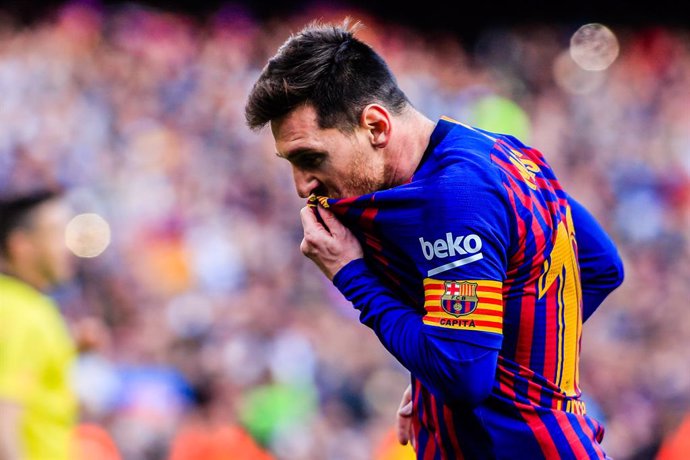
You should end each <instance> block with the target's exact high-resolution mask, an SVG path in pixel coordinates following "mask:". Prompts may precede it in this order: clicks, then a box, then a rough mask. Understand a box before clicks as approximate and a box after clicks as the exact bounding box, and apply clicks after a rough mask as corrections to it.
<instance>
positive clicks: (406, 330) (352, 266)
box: [301, 208, 498, 405]
mask: <svg viewBox="0 0 690 460" xmlns="http://www.w3.org/2000/svg"><path fill="white" fill-rule="evenodd" d="M319 212H320V215H321V217H322V218H323V222H324V224H325V225H323V224H321V223H320V222H319V221H318V220H317V218H316V215H315V214H314V211H313V210H312V209H311V208H304V209H303V210H302V214H301V216H302V225H303V227H304V235H305V236H304V240H303V241H302V245H301V249H302V252H303V253H304V254H305V255H306V256H307V257H309V258H310V259H312V260H313V261H314V262H315V263H316V264H317V266H318V267H319V268H320V269H321V271H322V272H323V273H324V274H325V275H326V276H327V277H328V278H329V279H331V280H332V281H333V283H334V284H335V285H336V287H337V288H338V289H339V290H340V291H341V292H342V293H343V295H344V296H345V297H346V298H347V299H348V300H350V301H351V302H352V303H353V305H354V306H355V308H357V309H358V310H360V311H361V315H360V321H361V322H362V323H364V324H366V325H367V326H369V327H370V328H372V329H373V330H374V332H375V333H376V335H377V336H378V338H379V340H380V341H381V343H382V344H383V345H384V347H385V348H386V349H387V350H388V351H389V352H390V353H391V354H393V355H394V356H395V357H396V358H397V359H398V361H400V363H401V364H402V365H403V366H405V367H406V368H407V369H408V370H409V371H410V372H411V373H412V374H413V375H414V376H415V377H416V378H418V379H419V380H421V382H422V383H424V386H425V387H426V388H428V389H429V390H430V391H431V392H432V393H433V394H435V395H436V396H437V397H440V398H442V399H443V400H444V401H446V402H462V403H465V404H470V405H476V404H478V403H479V402H481V401H482V400H483V399H485V398H486V397H487V396H488V395H489V393H490V392H491V389H492V388H493V384H494V379H495V373H496V362H497V359H498V351H497V350H494V349H491V348H485V347H481V346H478V345H474V344H471V343H468V342H462V341H458V340H454V339H451V338H449V337H448V336H445V337H444V336H440V335H438V334H434V333H431V331H430V329H431V326H427V325H425V324H424V323H423V321H422V318H423V315H422V314H421V313H419V312H417V311H415V310H414V309H412V308H410V307H409V306H408V305H405V304H404V303H403V302H402V301H401V300H400V299H399V298H398V297H397V296H396V295H395V294H394V293H393V292H391V291H390V290H389V289H387V288H386V287H385V286H384V285H383V284H382V283H381V281H380V280H379V279H378V277H377V276H376V275H375V274H374V273H372V272H371V271H370V270H369V269H368V267H367V266H366V263H365V262H364V259H362V249H361V246H360V245H359V242H358V241H357V240H356V238H354V236H353V235H352V233H351V232H350V231H349V230H348V229H347V228H345V227H344V226H343V225H342V224H341V223H340V222H339V221H338V220H337V219H336V218H335V216H333V214H332V213H331V212H330V211H328V210H326V209H323V208H320V209H319Z"/></svg>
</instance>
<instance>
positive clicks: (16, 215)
mask: <svg viewBox="0 0 690 460" xmlns="http://www.w3.org/2000/svg"><path fill="white" fill-rule="evenodd" d="M62 194H63V191H62V190H60V189H42V190H35V191H32V192H30V193H27V194H24V195H18V196H13V197H9V198H0V255H6V254H7V241H8V239H9V236H10V234H11V233H12V232H13V231H14V230H15V229H17V228H21V227H28V226H30V225H31V213H32V211H33V210H34V209H36V207H38V206H39V205H41V204H43V203H45V202H46V201H49V200H52V199H54V198H58V197H59V196H61V195H62Z"/></svg>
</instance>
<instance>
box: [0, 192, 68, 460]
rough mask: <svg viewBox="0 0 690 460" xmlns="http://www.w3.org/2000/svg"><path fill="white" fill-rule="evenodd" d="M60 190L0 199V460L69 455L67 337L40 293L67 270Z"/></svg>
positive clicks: (61, 322) (62, 459)
mask: <svg viewBox="0 0 690 460" xmlns="http://www.w3.org/2000/svg"><path fill="white" fill-rule="evenodd" d="M71 212H72V211H71V209H70V207H69V205H68V203H67V201H66V200H64V199H63V197H62V191H60V190H37V191H35V192H32V193H29V194H25V195H23V196H14V197H12V198H9V199H4V198H3V199H0V459H3V460H5V459H11V460H73V455H72V454H71V452H70V450H71V449H72V446H71V442H72V441H71V440H72V438H73V436H74V430H75V426H76V425H75V424H76V423H77V421H78V419H77V417H78V410H79V409H78V401H77V395H76V392H73V390H72V385H71V374H72V368H73V367H72V366H73V363H74V360H75V359H76V353H77V350H76V346H75V342H74V340H73V339H72V337H71V335H70V331H69V330H68V324H67V322H66V321H65V319H64V318H63V316H62V315H61V313H60V311H59V310H58V307H57V304H56V302H54V301H53V300H51V298H50V297H48V296H46V295H45V293H46V292H49V291H50V290H51V289H52V288H54V287H56V286H58V285H59V284H61V283H63V282H65V281H67V280H69V279H70V278H71V277H72V275H73V273H74V264H73V259H72V257H71V254H69V251H68V250H67V248H66V247H65V226H66V225H67V222H68V221H69V217H70V215H71Z"/></svg>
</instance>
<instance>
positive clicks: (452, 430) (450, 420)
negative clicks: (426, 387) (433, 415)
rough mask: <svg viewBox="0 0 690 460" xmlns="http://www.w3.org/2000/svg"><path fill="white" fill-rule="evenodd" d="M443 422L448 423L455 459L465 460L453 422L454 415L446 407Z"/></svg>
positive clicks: (444, 407)
mask: <svg viewBox="0 0 690 460" xmlns="http://www.w3.org/2000/svg"><path fill="white" fill-rule="evenodd" d="M443 420H445V422H446V427H447V428H448V434H449V436H450V443H451V444H452V445H453V457H452V458H453V459H457V460H464V459H465V456H464V455H462V451H461V450H460V445H459V444H458V437H457V435H456V431H455V422H454V421H453V413H452V412H451V411H450V409H448V407H447V406H446V405H444V406H443Z"/></svg>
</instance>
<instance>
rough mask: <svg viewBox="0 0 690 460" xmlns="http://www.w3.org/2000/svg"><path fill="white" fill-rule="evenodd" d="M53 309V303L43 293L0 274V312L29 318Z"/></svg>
mask: <svg viewBox="0 0 690 460" xmlns="http://www.w3.org/2000/svg"><path fill="white" fill-rule="evenodd" d="M53 307H54V303H53V301H52V300H51V299H50V298H49V297H47V296H46V295H45V294H43V293H42V292H40V291H38V290H36V289H34V288H33V287H32V286H30V285H28V284H26V283H25V282H23V281H21V280H18V279H16V278H13V277H10V276H6V275H2V274H0V310H2V311H3V312H4V315H8V314H13V315H15V316H27V317H28V316H33V315H36V314H40V312H44V311H46V310H47V309H52V308H53ZM11 312H13V313H11Z"/></svg>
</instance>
